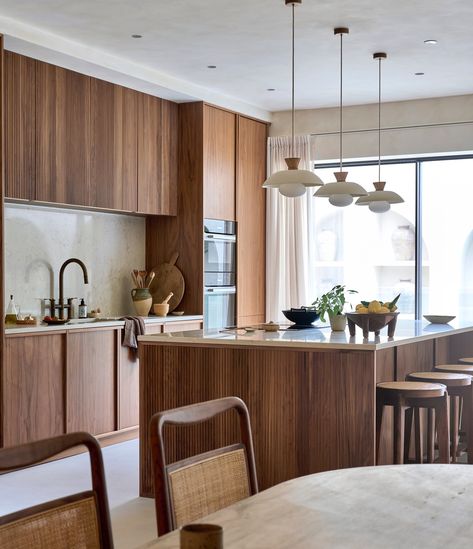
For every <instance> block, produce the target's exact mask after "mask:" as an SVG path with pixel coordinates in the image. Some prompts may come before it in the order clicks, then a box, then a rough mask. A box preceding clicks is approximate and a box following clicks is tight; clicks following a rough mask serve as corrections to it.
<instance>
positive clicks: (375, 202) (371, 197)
mask: <svg viewBox="0 0 473 549" xmlns="http://www.w3.org/2000/svg"><path fill="white" fill-rule="evenodd" d="M386 58H387V55H386V54H385V53H383V52H379V53H375V54H373V59H374V60H375V61H376V60H377V61H378V181H375V182H374V183H373V185H374V188H375V190H374V191H371V192H370V193H368V195H367V196H362V197H361V198H359V199H358V200H357V201H356V205H357V206H368V207H369V209H370V210H371V211H372V212H374V213H384V212H387V211H388V210H389V209H390V208H391V204H400V203H401V202H404V200H403V199H402V198H401V197H400V196H399V195H398V194H397V193H395V192H393V191H385V190H384V187H385V185H386V182H385V181H381V62H382V60H383V59H386Z"/></svg>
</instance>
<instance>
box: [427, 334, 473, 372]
mask: <svg viewBox="0 0 473 549" xmlns="http://www.w3.org/2000/svg"><path fill="white" fill-rule="evenodd" d="M472 356H473V333H472V332H466V333H464V334H453V335H447V336H444V337H439V338H437V339H436V340H435V365H440V364H456V363H457V362H458V359H459V358H466V357H472Z"/></svg>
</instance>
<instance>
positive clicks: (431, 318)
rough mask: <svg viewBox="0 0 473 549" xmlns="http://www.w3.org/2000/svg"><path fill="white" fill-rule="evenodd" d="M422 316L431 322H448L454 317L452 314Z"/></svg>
mask: <svg viewBox="0 0 473 549" xmlns="http://www.w3.org/2000/svg"><path fill="white" fill-rule="evenodd" d="M424 318H425V320H427V321H429V322H430V323H431V324H448V323H449V322H451V321H452V320H453V319H454V318H456V317H455V316H454V315H424Z"/></svg>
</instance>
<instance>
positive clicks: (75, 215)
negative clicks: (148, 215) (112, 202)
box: [5, 204, 145, 316]
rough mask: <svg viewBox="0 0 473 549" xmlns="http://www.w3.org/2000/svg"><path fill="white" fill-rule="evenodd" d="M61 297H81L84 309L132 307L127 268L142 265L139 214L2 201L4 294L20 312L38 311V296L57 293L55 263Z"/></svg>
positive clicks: (109, 311) (112, 311)
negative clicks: (69, 261)
mask: <svg viewBox="0 0 473 549" xmlns="http://www.w3.org/2000/svg"><path fill="white" fill-rule="evenodd" d="M70 257H77V258H78V259H81V260H82V261H84V263H85V265H86V267H87V270H88V273H89V284H88V285H87V286H84V283H83V277H82V270H81V269H80V267H79V266H78V265H69V266H68V267H67V268H66V271H65V275H64V282H65V283H64V294H65V296H66V297H78V298H81V297H84V298H85V299H86V303H87V304H88V305H89V309H92V308H97V307H100V308H101V309H102V311H103V312H104V313H105V314H106V315H107V316H121V315H123V314H125V313H132V312H133V305H132V301H131V298H130V289H131V288H132V284H131V279H130V271H131V270H132V269H133V268H144V265H145V220H144V218H141V217H133V216H125V215H117V214H108V213H99V212H83V211H74V210H65V209H56V208H45V207H41V206H29V205H19V204H6V205H5V300H6V303H8V299H9V296H10V294H13V295H14V296H15V301H16V303H17V305H20V307H21V312H22V313H33V314H40V312H41V309H40V300H39V298H45V297H52V296H54V297H56V298H57V297H58V294H59V290H58V286H59V269H60V267H61V265H62V263H63V262H64V261H65V260H66V259H69V258H70Z"/></svg>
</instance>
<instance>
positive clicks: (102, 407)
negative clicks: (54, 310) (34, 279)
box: [66, 329, 118, 435]
mask: <svg viewBox="0 0 473 549" xmlns="http://www.w3.org/2000/svg"><path fill="white" fill-rule="evenodd" d="M116 332H117V330H114V329H102V330H99V329H97V330H95V329H94V330H89V329H84V331H79V330H70V331H68V332H67V360H66V364H67V372H66V387H67V389H66V391H67V393H66V403H67V406H66V432H68V433H71V432H74V431H87V432H89V433H92V434H93V435H101V434H104V433H111V432H112V431H114V430H116V420H115V410H116V402H115V400H116V364H117V353H118V342H117V333H116Z"/></svg>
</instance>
